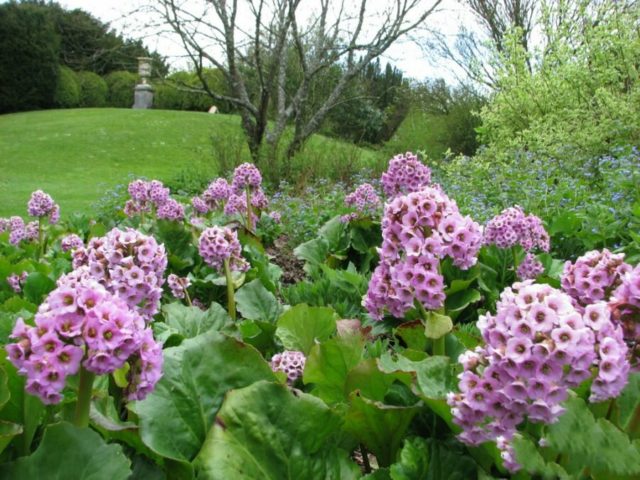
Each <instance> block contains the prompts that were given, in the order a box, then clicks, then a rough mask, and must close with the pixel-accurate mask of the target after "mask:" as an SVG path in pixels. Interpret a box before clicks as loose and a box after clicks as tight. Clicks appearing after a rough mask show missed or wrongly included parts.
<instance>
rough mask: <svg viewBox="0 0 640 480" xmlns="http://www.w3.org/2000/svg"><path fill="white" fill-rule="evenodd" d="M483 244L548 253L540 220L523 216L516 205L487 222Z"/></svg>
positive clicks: (520, 209)
mask: <svg viewBox="0 0 640 480" xmlns="http://www.w3.org/2000/svg"><path fill="white" fill-rule="evenodd" d="M484 243H485V244H487V245H489V244H495V245H496V246H498V247H499V248H511V247H513V246H515V245H521V246H522V248H524V249H525V250H526V251H527V252H528V251H530V250H533V249H534V248H536V247H537V248H539V249H540V250H542V251H543V252H548V251H549V234H548V233H547V231H546V230H545V229H544V225H542V220H540V218H538V217H536V216H535V215H525V214H524V211H523V210H522V207H520V206H518V205H516V206H515V207H509V208H507V209H505V210H503V211H502V212H501V213H500V214H499V215H497V216H495V217H493V218H492V219H491V220H489V223H487V226H486V227H485V229H484Z"/></svg>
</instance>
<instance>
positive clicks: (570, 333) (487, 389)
mask: <svg viewBox="0 0 640 480" xmlns="http://www.w3.org/2000/svg"><path fill="white" fill-rule="evenodd" d="M478 328H479V329H480V331H481V333H482V338H483V340H484V342H485V345H484V346H482V347H477V348H476V349H475V350H470V351H467V352H466V353H464V354H463V355H461V357H460V362H461V363H462V365H463V367H464V371H463V372H462V373H461V374H460V375H459V379H460V383H459V388H460V393H450V394H449V396H448V402H449V405H450V406H451V407H452V410H451V412H452V414H453V418H454V422H455V423H456V424H457V425H459V426H460V427H461V428H462V430H463V431H462V433H461V434H460V435H459V437H458V438H459V439H460V440H461V441H463V442H464V443H467V444H469V445H478V444H480V443H482V442H485V441H488V440H494V441H496V442H497V445H498V447H499V448H500V450H501V452H502V458H503V460H504V465H505V466H506V467H507V468H508V469H509V470H511V471H517V470H518V469H519V468H520V466H519V465H518V463H517V462H516V460H515V457H514V453H513V450H512V446H511V440H512V439H513V437H514V435H515V434H516V432H517V427H518V426H519V425H520V424H522V423H523V422H524V421H525V419H528V420H529V421H530V422H534V423H543V424H550V423H554V422H556V421H557V420H558V418H559V416H560V415H561V414H562V412H563V411H564V409H563V407H562V406H561V402H563V401H564V400H565V399H566V398H567V389H568V388H571V387H576V386H578V385H580V384H581V383H582V382H584V381H585V380H589V379H592V380H593V382H592V384H591V396H590V398H589V400H590V401H592V402H601V401H604V400H607V399H610V398H614V397H616V396H618V395H619V394H620V392H621V391H622V388H623V387H624V386H625V385H626V383H627V378H628V374H629V370H630V366H629V362H628V360H627V358H626V356H627V345H626V343H625V342H624V339H623V332H622V328H621V327H620V325H618V324H616V323H615V322H614V321H612V319H611V316H610V311H609V309H608V307H607V304H606V303H605V302H600V303H596V304H592V305H589V306H587V307H586V308H585V309H584V313H581V312H580V311H578V310H577V309H576V308H575V307H574V305H573V302H572V300H571V298H570V297H569V296H568V295H566V294H565V293H563V292H561V291H559V290H557V289H555V288H552V287H551V286H549V285H537V284H534V283H532V281H531V280H527V281H525V282H522V283H516V284H514V285H513V287H512V288H507V289H506V290H505V291H504V292H503V293H502V295H501V297H500V301H499V302H498V306H497V312H496V314H495V315H491V314H487V315H485V316H481V317H480V320H479V321H478Z"/></svg>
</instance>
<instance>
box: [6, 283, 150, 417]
mask: <svg viewBox="0 0 640 480" xmlns="http://www.w3.org/2000/svg"><path fill="white" fill-rule="evenodd" d="M61 283H62V286H60V287H58V288H56V289H55V290H54V291H52V292H51V293H50V294H49V296H48V297H47V299H46V301H45V302H44V303H43V304H42V305H41V306H40V308H39V309H38V313H37V314H36V316H35V326H33V327H32V326H28V325H25V323H24V322H23V321H22V320H18V322H17V323H16V325H15V327H14V329H13V332H12V334H11V338H13V339H15V340H16V342H15V343H12V344H9V345H7V346H6V350H7V353H8V355H9V360H10V361H11V362H12V363H13V364H14V365H15V366H16V368H18V372H19V373H20V374H21V375H24V376H26V377H27V382H26V390H27V392H29V393H31V394H32V395H37V396H38V397H40V399H41V400H42V402H43V403H45V404H53V403H59V402H60V401H61V400H62V398H63V395H62V391H63V389H64V387H65V384H66V379H67V377H68V376H70V375H75V374H77V373H78V372H79V373H80V384H79V390H78V400H77V407H76V415H75V423H76V424H77V425H78V426H87V425H88V423H89V406H90V402H91V392H92V385H93V380H94V377H95V375H105V374H111V373H113V372H115V371H116V370H118V369H122V368H125V372H126V379H127V386H126V388H125V396H126V397H127V398H128V399H130V400H141V399H143V398H145V397H146V396H147V395H148V394H149V392H151V391H152V390H153V389H154V387H155V384H156V382H157V381H158V380H159V379H160V377H161V375H162V348H161V346H160V345H159V344H158V343H156V342H155V340H154V338H153V334H152V332H151V329H150V328H149V327H147V324H146V322H145V320H144V319H143V318H142V316H140V315H139V314H138V313H137V312H136V311H135V310H133V309H131V308H130V307H129V305H127V302H125V301H124V300H123V299H121V298H120V297H118V296H117V295H114V294H112V293H110V292H109V291H107V290H106V289H105V287H104V286H103V285H101V284H100V283H98V282H96V281H94V280H93V279H90V278H89V279H87V280H85V281H84V282H82V283H81V284H78V285H75V286H74V287H73V288H70V287H68V286H65V285H64V284H65V282H64V281H62V282H61Z"/></svg>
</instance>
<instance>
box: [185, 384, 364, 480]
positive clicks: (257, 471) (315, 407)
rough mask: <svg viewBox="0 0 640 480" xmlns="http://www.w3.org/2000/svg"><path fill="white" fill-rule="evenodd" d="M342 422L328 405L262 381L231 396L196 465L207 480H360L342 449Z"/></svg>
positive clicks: (308, 396)
mask: <svg viewBox="0 0 640 480" xmlns="http://www.w3.org/2000/svg"><path fill="white" fill-rule="evenodd" d="M341 423H342V421H341V419H340V417H339V416H338V415H336V414H335V413H334V412H332V411H331V409H329V408H328V407H327V406H326V405H325V404H324V403H323V402H322V401H320V400H318V399H317V398H315V397H313V396H311V395H308V394H305V393H296V394H295V395H294V394H293V393H292V392H291V391H290V390H289V389H288V388H287V387H286V386H284V385H280V384H276V383H270V382H264V381H263V382H257V383H254V384H253V385H251V386H249V387H246V388H243V389H240V390H234V391H232V392H230V393H229V394H228V395H227V397H226V398H225V401H224V404H223V405H222V408H221V409H220V412H219V413H218V415H217V417H216V422H215V424H214V426H213V428H212V429H211V430H210V431H209V434H208V435H207V440H206V442H205V444H204V446H203V447H202V450H201V452H200V453H199V454H198V457H197V458H196V460H195V462H194V465H195V467H196V470H197V471H198V478H203V479H212V480H213V479H220V480H223V479H261V480H300V479H327V480H329V479H335V480H340V479H345V480H349V479H356V478H359V477H360V475H359V469H358V467H357V466H356V465H355V464H354V463H353V462H352V461H351V460H350V459H349V457H348V452H347V451H345V450H342V449H340V448H339V447H338V440H339V438H340V426H341Z"/></svg>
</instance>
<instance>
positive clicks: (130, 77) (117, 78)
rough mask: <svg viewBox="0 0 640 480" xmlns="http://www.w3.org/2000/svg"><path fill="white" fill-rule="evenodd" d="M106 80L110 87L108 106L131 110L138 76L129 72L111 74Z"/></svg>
mask: <svg viewBox="0 0 640 480" xmlns="http://www.w3.org/2000/svg"><path fill="white" fill-rule="evenodd" d="M104 80H105V81H106V82H107V86H108V87H109V95H108V97H107V104H108V105H109V106H110V107H118V108H130V107H131V105H133V90H134V88H135V86H136V83H138V76H137V75H136V74H135V73H131V72H127V71H119V72H111V73H110V74H108V75H107V76H106V77H104Z"/></svg>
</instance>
